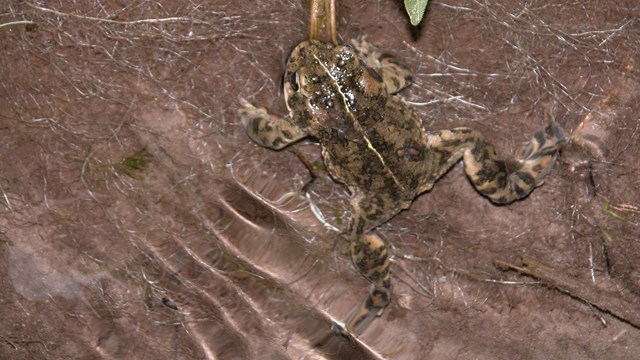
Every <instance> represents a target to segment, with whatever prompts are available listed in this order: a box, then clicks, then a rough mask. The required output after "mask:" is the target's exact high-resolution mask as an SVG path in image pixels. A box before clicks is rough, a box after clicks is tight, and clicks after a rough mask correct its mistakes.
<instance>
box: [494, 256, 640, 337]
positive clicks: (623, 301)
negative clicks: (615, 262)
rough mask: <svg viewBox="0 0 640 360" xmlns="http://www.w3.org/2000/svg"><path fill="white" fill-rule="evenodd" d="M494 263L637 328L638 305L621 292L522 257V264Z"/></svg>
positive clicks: (639, 307)
mask: <svg viewBox="0 0 640 360" xmlns="http://www.w3.org/2000/svg"><path fill="white" fill-rule="evenodd" d="M494 264H495V265H496V266H497V267H499V268H500V269H503V270H515V271H518V272H520V273H522V274H525V275H529V276H532V277H535V278H537V279H539V280H540V281H542V282H543V283H545V284H546V285H547V286H549V287H552V288H555V289H557V290H559V291H560V292H563V293H565V294H568V295H569V296H571V297H573V298H576V299H578V300H580V301H582V302H585V303H587V304H589V305H591V306H593V307H595V308H597V309H599V310H600V311H603V312H605V313H608V314H611V315H613V316H614V317H616V318H618V319H620V320H622V321H624V322H627V323H629V324H631V325H633V326H635V327H637V328H640V306H638V304H637V300H636V299H630V298H626V297H625V296H624V294H619V293H616V294H613V293H611V292H608V291H605V290H603V289H601V288H599V287H596V286H595V285H593V284H589V283H586V282H582V281H580V280H577V279H573V278H571V277H569V276H567V275H565V274H563V273H561V272H558V271H555V270H553V269H552V268H550V267H548V266H546V265H544V264H541V263H539V262H537V261H536V260H533V259H528V258H523V259H522V264H523V265H522V266H518V265H515V264H511V263H508V262H505V261H502V260H495V261H494Z"/></svg>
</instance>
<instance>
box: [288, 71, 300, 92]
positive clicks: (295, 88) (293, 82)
mask: <svg viewBox="0 0 640 360" xmlns="http://www.w3.org/2000/svg"><path fill="white" fill-rule="evenodd" d="M298 80H300V79H298V72H297V71H296V72H294V73H293V74H291V77H290V78H289V84H291V88H292V89H293V91H298V90H299V89H300V85H299V84H298Z"/></svg>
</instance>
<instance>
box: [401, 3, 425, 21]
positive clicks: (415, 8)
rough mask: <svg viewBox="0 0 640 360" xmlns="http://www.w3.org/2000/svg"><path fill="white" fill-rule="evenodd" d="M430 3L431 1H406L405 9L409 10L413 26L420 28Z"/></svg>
mask: <svg viewBox="0 0 640 360" xmlns="http://www.w3.org/2000/svg"><path fill="white" fill-rule="evenodd" d="M428 2H429V0H404V8H405V9H407V14H409V19H411V25H413V26H418V24H419V23H420V21H421V20H422V17H423V16H424V11H425V10H426V9H427V3H428Z"/></svg>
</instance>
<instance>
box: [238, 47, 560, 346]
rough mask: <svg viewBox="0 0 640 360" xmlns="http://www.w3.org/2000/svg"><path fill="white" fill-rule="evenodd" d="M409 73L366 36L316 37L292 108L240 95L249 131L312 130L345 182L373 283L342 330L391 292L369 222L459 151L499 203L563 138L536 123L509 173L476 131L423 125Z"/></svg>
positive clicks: (284, 136) (362, 259)
mask: <svg viewBox="0 0 640 360" xmlns="http://www.w3.org/2000/svg"><path fill="white" fill-rule="evenodd" d="M410 83H411V72H410V71H409V70H408V69H407V68H406V67H405V66H404V65H402V64H400V63H399V62H398V61H397V60H395V59H394V58H392V57H391V56H389V55H386V54H383V53H381V52H379V51H378V50H377V49H376V48H374V47H373V46H372V45H371V44H369V43H368V42H366V41H365V40H356V41H354V42H353V46H349V45H337V46H335V45H332V44H325V43H322V42H319V41H315V40H311V41H304V42H302V43H300V44H299V45H298V46H297V47H296V48H295V49H294V50H293V52H292V53H291V56H290V57H289V60H288V61H287V68H286V72H285V81H284V94H285V101H286V103H287V108H288V109H289V114H288V115H287V116H285V117H283V118H279V117H276V116H273V115H270V114H269V113H268V112H267V111H266V109H264V108H256V107H254V106H253V105H251V104H250V103H248V102H247V101H246V100H244V99H243V100H242V107H241V108H240V110H239V115H240V118H241V120H242V122H243V124H244V126H245V128H246V130H247V134H248V135H249V137H250V138H251V139H252V140H253V141H255V142H256V143H258V144H260V145H262V146H265V147H268V148H272V149H282V148H283V147H285V146H287V145H289V144H291V143H293V142H296V141H298V140H300V139H302V138H304V137H306V136H311V137H314V138H316V139H317V140H318V141H319V142H320V144H321V146H322V156H323V159H324V162H325V165H326V168H327V170H328V171H329V174H330V175H331V176H332V177H333V179H335V180H336V181H338V182H341V183H343V184H344V185H346V186H347V187H348V188H349V191H350V193H351V202H350V204H351V220H350V223H349V226H348V228H347V229H346V230H345V231H344V232H343V236H344V237H345V238H346V239H347V240H348V241H349V242H350V244H351V258H352V260H353V263H354V265H355V266H356V268H357V269H358V270H359V271H360V273H362V275H363V276H364V277H365V278H367V279H368V280H369V281H370V282H371V283H372V288H371V291H370V292H369V296H368V297H367V299H366V300H365V301H364V302H363V303H362V304H360V305H358V306H356V307H355V308H354V309H353V310H352V311H351V313H350V314H349V316H348V317H347V319H346V321H345V325H344V327H337V328H338V330H339V331H340V332H342V333H344V334H345V335H348V336H358V335H360V334H361V333H362V332H363V331H364V330H365V329H366V328H367V326H368V325H369V324H370V323H371V322H372V321H373V319H375V317H376V316H379V315H380V314H381V313H382V311H383V310H384V308H385V307H386V306H387V305H388V303H389V301H390V299H391V279H390V274H389V259H388V249H387V247H386V246H385V244H384V242H383V241H382V239H381V238H380V237H379V236H377V235H376V234H374V233H373V230H374V229H375V228H376V227H377V226H379V225H381V224H383V223H385V222H386V221H388V220H389V219H390V218H392V217H393V216H395V215H396V214H398V213H399V212H400V211H402V210H404V209H407V208H408V207H409V206H410V205H411V202H412V201H413V199H414V198H415V197H417V196H418V195H420V194H421V193H423V192H425V191H428V190H430V189H431V188H432V187H433V184H434V183H435V182H436V181H437V180H438V179H439V178H440V177H441V176H442V175H444V173H446V172H447V170H448V169H449V168H451V167H452V166H453V165H454V164H455V163H457V162H458V161H460V160H462V161H463V163H464V167H465V173H466V175H467V176H468V178H469V179H470V180H471V183H472V184H473V186H474V187H475V188H476V189H477V190H478V191H479V192H480V193H481V194H482V195H484V196H486V197H487V198H488V199H489V200H491V201H492V202H494V203H496V204H508V203H510V202H513V201H515V200H518V199H521V198H523V197H525V196H527V195H528V194H529V193H530V192H531V191H533V189H534V188H535V187H536V186H539V185H541V184H542V182H543V179H544V177H545V176H546V175H547V174H548V173H549V171H550V170H551V168H552V167H553V164H554V162H555V160H556V157H557V155H558V152H559V150H560V148H561V147H562V144H563V142H564V137H563V134H562V129H561V128H560V126H559V125H558V124H556V123H554V122H552V123H550V124H549V125H547V127H545V128H544V129H542V130H539V131H538V132H536V133H535V134H534V136H533V138H532V139H531V140H530V142H529V144H528V147H527V149H526V152H525V156H524V158H523V159H522V160H521V163H520V167H519V168H518V169H517V170H515V171H513V172H509V171H508V169H507V166H506V165H505V162H504V161H503V160H502V159H501V158H500V157H499V156H498V155H497V154H496V152H495V150H494V148H493V146H492V145H491V144H489V143H488V142H487V141H486V140H485V139H484V137H483V136H482V135H481V134H480V133H479V132H478V131H476V130H473V129H470V128H454V129H449V130H441V131H431V132H427V131H425V130H424V128H423V127H422V122H421V121H420V120H419V119H418V118H417V116H416V115H415V114H414V112H413V111H412V110H411V108H410V107H409V106H408V105H407V104H406V103H405V102H404V101H402V100H401V99H400V98H399V97H397V96H394V94H395V93H396V92H398V91H400V90H402V89H403V88H405V87H406V86H408V85H409V84H410Z"/></svg>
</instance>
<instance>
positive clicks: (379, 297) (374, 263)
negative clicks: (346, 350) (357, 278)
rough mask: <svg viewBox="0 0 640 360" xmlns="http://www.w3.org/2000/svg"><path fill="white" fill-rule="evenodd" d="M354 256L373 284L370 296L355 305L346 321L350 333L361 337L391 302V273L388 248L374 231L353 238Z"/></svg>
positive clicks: (352, 248)
mask: <svg viewBox="0 0 640 360" xmlns="http://www.w3.org/2000/svg"><path fill="white" fill-rule="evenodd" d="M351 259H352V260H353V263H354V264H355V266H356V267H357V268H358V270H359V271H360V273H362V275H364V277H366V278H367V280H369V281H371V283H372V287H371V291H370V292H369V296H368V297H367V299H366V300H365V301H364V302H363V303H362V304H361V305H359V306H357V307H355V308H354V309H353V310H352V311H351V313H350V314H349V316H348V318H347V320H346V321H345V327H346V330H347V332H348V333H349V335H352V336H358V335H360V334H362V333H363V332H364V330H366V329H367V327H368V326H369V324H370V323H371V321H373V319H375V318H376V317H377V316H379V315H381V314H382V311H383V310H384V308H385V307H386V306H387V304H389V301H390V300H391V276H390V275H389V259H388V253H387V247H386V246H385V244H384V242H383V241H382V239H380V237H378V236H377V235H375V234H361V235H358V236H357V237H356V238H354V239H353V240H351Z"/></svg>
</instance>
